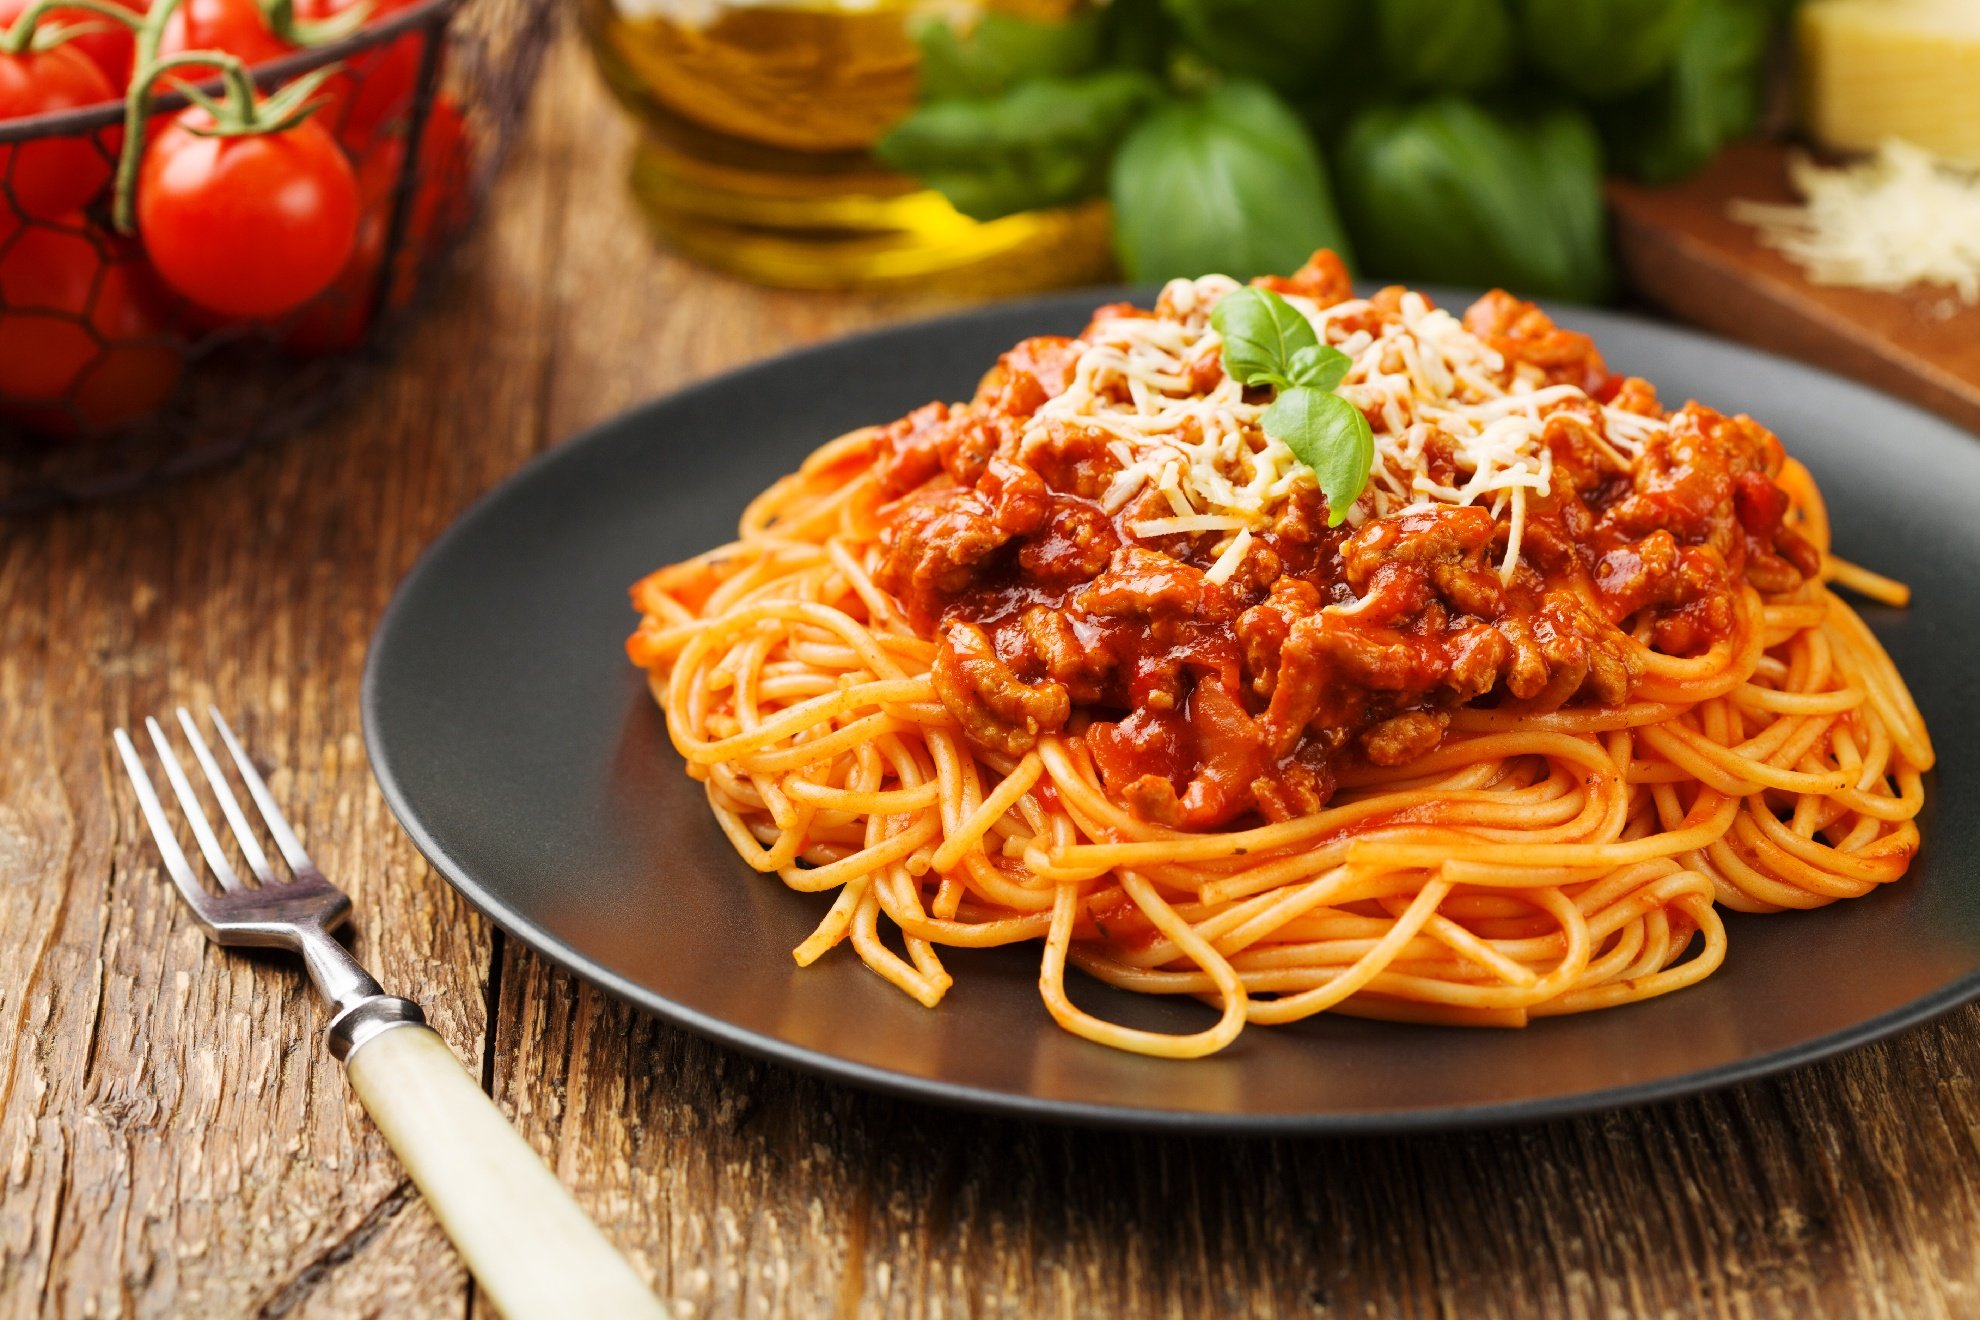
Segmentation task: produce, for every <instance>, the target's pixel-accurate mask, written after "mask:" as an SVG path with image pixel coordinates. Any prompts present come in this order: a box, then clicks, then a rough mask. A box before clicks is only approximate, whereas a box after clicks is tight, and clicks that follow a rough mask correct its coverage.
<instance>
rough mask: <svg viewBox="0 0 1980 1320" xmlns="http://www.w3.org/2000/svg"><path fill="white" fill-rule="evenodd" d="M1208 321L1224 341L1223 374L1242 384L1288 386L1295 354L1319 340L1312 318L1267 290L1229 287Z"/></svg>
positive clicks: (1291, 376)
mask: <svg viewBox="0 0 1980 1320" xmlns="http://www.w3.org/2000/svg"><path fill="white" fill-rule="evenodd" d="M1210 324H1211V326H1212V327H1213V328H1214V329H1215V330H1216V331H1217V333H1218V335H1219V336H1221V337H1222V338H1223V341H1224V374H1225V375H1226V376H1229V377H1230V378H1231V379H1232V380H1234V381H1236V382H1237V383H1238V384H1240V385H1277V386H1281V387H1284V386H1287V385H1291V384H1292V383H1293V374H1292V364H1293V360H1294V358H1295V356H1296V355H1297V354H1299V353H1302V352H1305V351H1308V350H1311V349H1313V348H1316V347H1318V346H1319V343H1320V339H1319V336H1317V335H1315V334H1314V333H1313V323H1312V322H1311V321H1308V320H1307V319H1306V317H1305V316H1304V315H1303V314H1301V312H1300V311H1299V309H1298V308H1296V307H1294V306H1293V305H1292V304H1291V303H1289V302H1287V301H1286V300H1285V299H1284V298H1281V297H1280V296H1279V295H1278V294H1276V293H1273V292H1271V291H1270V290H1269V289H1258V288H1252V287H1249V286H1247V287H1245V288H1242V289H1233V290H1231V291H1230V292H1229V293H1227V294H1225V295H1224V296H1223V297H1221V298H1219V299H1218V300H1217V305H1216V306H1215V307H1213V308H1211V309H1210Z"/></svg>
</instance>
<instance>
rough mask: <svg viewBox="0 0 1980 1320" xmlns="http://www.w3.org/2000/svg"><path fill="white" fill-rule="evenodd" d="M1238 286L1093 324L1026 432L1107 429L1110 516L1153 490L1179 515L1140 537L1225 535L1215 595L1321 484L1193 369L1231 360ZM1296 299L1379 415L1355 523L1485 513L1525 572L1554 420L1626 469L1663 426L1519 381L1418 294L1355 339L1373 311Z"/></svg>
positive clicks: (1350, 394)
mask: <svg viewBox="0 0 1980 1320" xmlns="http://www.w3.org/2000/svg"><path fill="white" fill-rule="evenodd" d="M1236 287H1238V286H1237V282H1236V281H1234V280H1232V279H1229V278H1228V277H1226V276H1222V275H1208V276H1205V277H1203V278H1202V279H1198V280H1176V281H1173V282H1171V283H1170V284H1169V286H1168V287H1167V289H1165V290H1164V291H1163V295H1162V302H1163V304H1164V305H1165V306H1166V307H1167V308H1169V309H1170V310H1171V312H1172V315H1170V316H1155V315H1145V316H1126V317H1120V318H1117V319H1114V320H1110V321H1107V322H1105V323H1103V324H1102V325H1100V326H1099V327H1096V329H1095V332H1094V335H1093V337H1092V338H1091V339H1090V340H1087V341H1082V345H1081V347H1082V352H1081V354H1080V357H1079V360H1078V363H1077V365H1076V367H1075V369H1074V371H1073V379H1072V383H1071V384H1070V385H1069V386H1068V388H1067V389H1066V390H1065V391H1064V392H1063V393H1062V394H1060V395H1058V396H1057V397H1056V398H1054V399H1052V400H1050V401H1049V402H1047V403H1046V404H1045V405H1044V406H1043V407H1042V408H1040V409H1039V410H1038V413H1037V414H1036V415H1035V416H1034V418H1033V419H1032V421H1031V423H1030V426H1029V429H1028V430H1027V432H1026V443H1027V444H1029V443H1030V441H1031V439H1032V437H1034V436H1037V435H1039V434H1040V433H1041V432H1042V431H1043V430H1044V429H1045V428H1047V427H1048V426H1049V425H1050V424H1051V423H1052V422H1053V421H1054V420H1055V419H1073V418H1078V419H1080V420H1082V421H1085V422H1087V423H1089V424H1091V425H1093V426H1096V427H1099V428H1100V429H1101V430H1103V431H1105V432H1106V433H1107V434H1108V436H1109V437H1110V439H1109V441H1108V445H1107V450H1108V453H1110V454H1111V455H1112V456H1113V457H1114V459H1115V461H1117V462H1118V463H1119V464H1120V465H1121V469H1120V472H1119V473H1118V474H1117V475H1116V476H1115V477H1114V479H1113V481H1112V482H1111V483H1110V484H1109V486H1108V487H1107V489H1106V491H1105V492H1104V493H1103V494H1102V495H1101V498H1100V503H1101V507H1102V508H1104V509H1105V510H1106V511H1107V512H1108V513H1110V514H1114V513H1119V512H1120V511H1121V510H1123V509H1125V508H1127V507H1128V506H1129V504H1130V503H1131V502H1133V501H1134V500H1135V499H1136V498H1137V497H1138V496H1141V495H1142V494H1143V493H1144V492H1145V491H1154V492H1155V493H1156V494H1157V496H1159V497H1160V498H1161V500H1162V502H1163V504H1164V506H1166V508H1167V509H1169V510H1170V511H1171V513H1172V515H1173V516H1163V517H1148V518H1142V519H1140V520H1138V521H1136V522H1134V523H1133V524H1131V526H1130V530H1131V531H1132V532H1133V533H1134V534H1135V535H1136V536H1141V537H1155V536H1167V535H1173V534H1177V533H1207V532H1225V533H1229V535H1227V536H1225V537H1224V538H1223V539H1221V540H1220V541H1219V542H1218V543H1217V546H1216V549H1217V552H1218V554H1217V560H1216V562H1215V563H1214V564H1213V565H1212V566H1211V568H1210V569H1209V571H1208V573H1207V574H1206V576H1207V577H1209V578H1210V580H1211V581H1213V582H1220V583H1221V582H1225V581H1228V580H1229V579H1230V577H1231V575H1232V574H1233V573H1235V572H1236V571H1237V569H1238V567H1239V566H1240V565H1241V564H1242V563H1243V561H1244V556H1245V554H1246V553H1247V552H1248V551H1249V549H1250V547H1251V545H1252V543H1253V535H1254V534H1255V533H1258V532H1263V531H1268V530H1270V528H1271V527H1272V525H1273V523H1274V522H1275V521H1276V520H1277V518H1278V517H1279V515H1280V514H1281V513H1282V512H1283V510H1284V509H1285V506H1286V503H1287V500H1288V498H1289V497H1290V496H1291V494H1292V492H1293V490H1294V489H1295V488H1296V487H1298V486H1300V485H1302V484H1305V485H1308V486H1310V485H1311V484H1312V482H1313V474H1312V473H1311V472H1310V471H1308V469H1307V468H1306V467H1305V465H1304V464H1302V463H1301V462H1300V461H1299V460H1298V459H1297V458H1296V457H1294V455H1293V452H1292V451H1291V450H1290V449H1288V448H1287V447H1286V446H1285V444H1284V443H1282V442H1281V441H1279V440H1277V439H1274V438H1272V437H1270V436H1267V435H1266V434H1265V433H1264V431H1263V430H1262V429H1261V428H1260V425H1259V415H1260V414H1261V413H1262V412H1263V411H1264V409H1263V408H1262V407H1260V406H1258V405H1256V404H1248V403H1246V402H1245V401H1244V391H1243V389H1242V387H1240V386H1239V385H1238V384H1237V382H1235V381H1233V380H1231V379H1229V378H1228V377H1224V378H1221V379H1220V380H1219V382H1218V384H1217V386H1216V387H1215V388H1214V389H1212V390H1210V391H1209V392H1208V393H1199V392H1197V391H1195V390H1194V389H1193V388H1192V386H1191V383H1190V381H1191V371H1192V367H1193V365H1194V364H1195V363H1197V362H1199V361H1201V360H1203V359H1204V358H1205V357H1206V356H1207V355H1211V354H1215V353H1218V352H1221V351H1222V342H1221V340H1220V339H1219V337H1218V335H1217V332H1216V330H1214V329H1213V328H1212V327H1211V325H1210V309H1211V308H1212V307H1214V306H1215V305H1216V303H1217V300H1218V299H1220V298H1222V297H1223V296H1224V295H1225V294H1227V293H1229V292H1230V291H1231V290H1232V289H1235V288H1236ZM1288 301H1289V302H1291V303H1292V305H1293V306H1295V307H1297V308H1299V310H1300V311H1301V312H1303V313H1304V314H1305V315H1306V317H1307V319H1308V320H1309V321H1310V322H1311V323H1312V324H1313V327H1314V330H1315V331H1316V333H1317V334H1318V335H1319V337H1320V338H1321V340H1322V341H1324V342H1326V343H1329V344H1332V345H1333V346H1334V347H1336V348H1339V349H1340V350H1341V351H1342V352H1344V353H1346V354H1348V355H1349V356H1350V357H1351V358H1353V359H1354V363H1353V366H1352V367H1351V368H1350V370H1349V371H1348V374H1347V376H1346V379H1345V380H1344V382H1343V383H1342V385H1341V390H1340V392H1341V394H1342V395H1343V396H1345V397H1346V398H1347V399H1348V400H1349V401H1350V402H1351V403H1353V404H1355V405H1356V406H1357V407H1359V408H1361V409H1362V411H1363V412H1364V413H1366V414H1367V415H1368V416H1369V418H1370V425H1371V429H1372V430H1373V432H1374V437H1375V466H1374V469H1373V471H1372V472H1371V474H1370V479H1369V483H1368V488H1367V490H1366V491H1365V492H1364V493H1363V495H1362V497H1361V499H1360V500H1359V501H1358V502H1357V503H1356V504H1355V507H1354V508H1352V509H1350V510H1349V511H1348V514H1347V519H1348V521H1349V522H1350V523H1352V524H1354V525H1357V526H1359V525H1360V524H1361V523H1363V522H1365V521H1367V520H1368V519H1369V518H1373V517H1382V516H1384V515H1387V514H1390V513H1395V512H1398V511H1400V510H1402V509H1406V508H1413V507H1420V506H1425V505H1431V504H1458V505H1469V504H1484V505H1487V506H1488V507H1490V508H1491V510H1492V512H1493V515H1494V516H1495V517H1504V518H1506V519H1508V521H1509V522H1510V528H1509V540H1508V544H1507V547H1506V554H1505V557H1504V559H1503V561H1502V562H1501V565H1500V572H1501V574H1502V575H1506V576H1510V574H1511V572H1512V570H1513V568H1514V566H1515V565H1516V564H1517V563H1518V561H1519V549H1520V545H1521V542H1522V539H1523V536H1524V526H1525V519H1526V502H1527V495H1528V492H1532V493H1535V494H1539V495H1546V494H1548V493H1550V491H1551V489H1552V481H1553V471H1554V460H1553V452H1552V450H1551V449H1549V447H1548V446H1547V444H1546V443H1545V441H1544V439H1543V433H1544V431H1545V428H1546V424H1547V419H1548V418H1549V417H1550V416H1552V415H1553V414H1554V413H1556V412H1559V411H1562V410H1564V409H1565V410H1569V411H1572V412H1575V413H1577V414H1578V415H1580V416H1582V417H1584V418H1586V419H1588V423H1589V424H1588V426H1587V428H1586V434H1587V435H1588V437H1589V439H1590V441H1591V442H1592V445H1593V447H1594V448H1595V450H1596V452H1597V453H1599V454H1601V455H1603V456H1604V457H1605V458H1607V459H1608V460H1609V461H1610V462H1611V463H1613V465H1614V466H1615V467H1616V468H1617V469H1618V470H1621V469H1623V468H1626V467H1627V466H1628V464H1629V462H1630V460H1631V459H1633V458H1634V457H1635V456H1636V454H1638V453H1639V452H1641V450H1642V447H1643V443H1644V441H1645V440H1647V439H1648V438H1649V437H1650V436H1652V435H1654V434H1655V433H1656V432H1658V431H1660V430H1662V429H1664V427H1665V423H1664V422H1663V421H1661V420H1659V419H1658V418H1655V417H1646V416H1642V415H1640V414H1636V413H1629V412H1624V411H1622V410H1620V409H1616V408H1613V407H1608V406H1605V405H1601V404H1598V403H1597V402H1596V401H1595V400H1594V399H1592V398H1591V397H1590V396H1589V395H1588V394H1587V393H1586V392H1584V391H1583V390H1581V389H1579V388H1578V387H1575V386H1572V385H1552V386H1549V385H1545V384H1542V383H1540V381H1539V380H1537V379H1536V378H1535V377H1534V376H1532V375H1529V374H1528V373H1526V372H1523V371H1522V372H1509V371H1508V370H1507V366H1506V363H1505V361H1504V359H1503V358H1502V357H1501V356H1500V355H1499V354H1498V353H1497V352H1495V351H1494V350H1493V349H1492V348H1491V347H1490V346H1489V345H1488V344H1486V343H1485V342H1484V341H1483V340H1481V339H1479V338H1478V336H1476V335H1474V334H1472V333H1471V332H1470V331H1469V330H1466V329H1465V328H1464V325H1463V323H1462V322H1461V321H1459V320H1458V318H1456V317H1455V316H1452V315H1451V314H1450V313H1449V312H1447V311H1444V310H1442V309H1441V308H1435V307H1432V306H1430V304H1429V302H1428V301H1427V300H1425V299H1424V298H1423V297H1422V295H1420V294H1416V293H1409V294H1405V295H1404V296H1403V299H1402V314H1401V319H1400V321H1391V322H1388V323H1385V324H1383V325H1382V326H1381V328H1380V333H1373V332H1371V331H1369V330H1367V329H1365V328H1354V329H1350V327H1351V326H1355V325H1356V323H1357V322H1359V321H1365V320H1367V319H1369V318H1367V317H1366V316H1365V313H1367V312H1368V310H1369V305H1368V303H1366V302H1365V301H1361V300H1353V301H1349V302H1344V303H1339V304H1337V305H1335V306H1333V307H1328V308H1324V309H1323V308H1319V307H1316V306H1315V305H1314V304H1313V303H1312V302H1310V301H1308V300H1306V299H1303V298H1297V297H1295V298H1289V299H1288ZM1433 441H1434V442H1435V444H1436V448H1437V449H1438V450H1441V451H1443V452H1445V453H1447V454H1448V455H1449V456H1450V459H1451V462H1450V463H1449V464H1448V465H1447V469H1446V477H1447V479H1446V480H1438V479H1437V473H1436V471H1435V470H1433V459H1434V457H1435V455H1434V452H1433V449H1432V442H1433ZM1449 468H1454V469H1455V472H1454V473H1452V472H1449V471H1448V469H1449Z"/></svg>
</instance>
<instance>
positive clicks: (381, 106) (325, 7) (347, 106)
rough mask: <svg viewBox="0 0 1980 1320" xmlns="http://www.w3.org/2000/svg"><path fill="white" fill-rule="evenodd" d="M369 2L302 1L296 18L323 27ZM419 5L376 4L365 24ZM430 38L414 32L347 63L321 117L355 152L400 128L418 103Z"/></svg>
mask: <svg viewBox="0 0 1980 1320" xmlns="http://www.w3.org/2000/svg"><path fill="white" fill-rule="evenodd" d="M364 2H365V0H296V17H298V18H302V19H307V20H310V21H311V22H322V21H324V20H325V19H331V18H335V17H336V16H337V15H339V14H341V13H344V12H345V11H346V10H348V9H350V8H351V7H352V6H353V5H356V4H361V3H364ZM417 3H418V0H373V3H372V5H371V9H370V11H369V12H368V13H367V14H366V15H365V22H366V23H367V24H369V23H376V22H379V21H380V20H382V19H385V18H388V17H390V16H391V15H393V14H396V13H398V12H399V11H401V10H403V9H409V8H411V7H412V6H413V5H414V4H417ZM426 39H427V34H426V33H424V32H419V31H414V32H408V33H406V34H405V35H404V36H400V37H394V38H392V40H391V41H389V42H387V43H386V44H385V45H384V46H382V47H377V48H374V49H372V50H367V51H364V52H362V53H360V54H356V55H353V56H351V57H350V59H349V60H347V61H345V71H344V72H343V73H339V74H336V75H334V76H333V77H332V78H331V79H330V81H329V82H328V83H326V84H324V86H325V88H326V90H327V91H328V93H329V96H330V99H331V104H329V105H326V106H324V108H323V109H322V110H320V111H318V114H319V115H321V116H324V117H326V119H327V121H328V124H329V127H330V128H331V129H332V131H334V132H335V133H336V134H337V137H338V140H339V141H341V142H343V143H344V145H345V146H347V147H349V148H350V149H351V150H352V151H353V152H361V151H363V150H364V149H365V148H366V146H368V145H369V144H370V142H371V141H372V139H373V138H375V137H376V136H378V133H379V130H381V129H388V128H391V127H394V126H395V125H397V123H398V122H399V120H400V119H402V118H403V117H404V115H405V113H406V109H407V107H409V106H410V105H411V104H412V96H413V85H414V84H415V83H416V82H418V81H419V60H420V52H421V51H422V50H423V49H424V46H425V42H426Z"/></svg>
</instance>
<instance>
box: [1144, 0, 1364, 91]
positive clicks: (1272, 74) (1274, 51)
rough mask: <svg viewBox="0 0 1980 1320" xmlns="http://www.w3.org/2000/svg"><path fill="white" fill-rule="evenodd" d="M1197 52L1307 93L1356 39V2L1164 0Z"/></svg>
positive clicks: (1226, 67) (1235, 70) (1229, 68)
mask: <svg viewBox="0 0 1980 1320" xmlns="http://www.w3.org/2000/svg"><path fill="white" fill-rule="evenodd" d="M1162 7H1163V8H1164V9H1166V10H1167V11H1168V13H1169V16H1170V17H1171V18H1173V19H1174V20H1175V22H1176V26H1177V27H1178V28H1180V29H1182V33H1183V35H1184V36H1185V37H1186V38H1188V40H1189V43H1190V45H1191V46H1193V47H1194V48H1195V49H1196V50H1197V51H1199V52H1201V53H1202V55H1203V56H1204V57H1205V58H1206V59H1208V60H1209V61H1210V62H1211V63H1212V64H1214V65H1216V66H1217V67H1218V68H1219V69H1222V70H1223V71H1224V72H1226V73H1230V74H1235V75H1237V76H1238V77H1241V78H1258V79H1262V80H1263V81H1265V82H1269V83H1272V84H1273V85H1275V86H1278V87H1283V88H1286V89H1287V90H1289V91H1293V90H1304V89H1305V88H1306V87H1307V86H1309V85H1310V84H1311V83H1312V82H1313V81H1314V79H1315V78H1316V77H1320V76H1324V71H1325V70H1326V68H1327V65H1328V64H1329V62H1330V61H1332V60H1333V58H1334V57H1335V56H1336V55H1338V54H1340V53H1341V51H1342V50H1343V48H1344V47H1345V46H1346V45H1347V44H1348V42H1349V38H1350V36H1351V35H1352V32H1353V29H1354V26H1355V19H1356V16H1357V12H1358V8H1359V6H1358V5H1357V3H1356V2H1355V0H1162Z"/></svg>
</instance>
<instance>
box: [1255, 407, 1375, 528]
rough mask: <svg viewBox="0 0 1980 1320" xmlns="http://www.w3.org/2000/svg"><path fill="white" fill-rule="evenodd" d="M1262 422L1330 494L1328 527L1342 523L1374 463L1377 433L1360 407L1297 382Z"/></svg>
mask: <svg viewBox="0 0 1980 1320" xmlns="http://www.w3.org/2000/svg"><path fill="white" fill-rule="evenodd" d="M1259 422H1260V424H1261V425H1263V426H1264V428H1265V434H1267V435H1269V436H1272V437H1273V438H1274V439H1277V440H1281V441H1284V442H1285V446H1286V448H1288V449H1290V450H1292V451H1293V456H1294V457H1295V458H1297V459H1298V460H1299V461H1300V462H1302V463H1304V464H1306V466H1307V467H1309V468H1311V469H1312V470H1313V475H1314V477H1315V478H1316V479H1317V480H1318V481H1319V483H1320V493H1321V494H1323V495H1325V496H1326V497H1327V525H1328V526H1329V527H1337V526H1339V525H1340V522H1341V519H1343V518H1345V517H1347V511H1348V510H1349V509H1351V508H1353V507H1354V502H1355V501H1356V500H1358V499H1360V498H1361V492H1362V490H1363V489H1365V488H1366V487H1367V485H1368V473H1369V470H1370V469H1371V468H1372V467H1374V465H1375V434H1374V432H1373V431H1371V430H1370V429H1369V426H1368V419H1367V418H1366V417H1363V416H1362V415H1361V409H1359V408H1357V407H1355V406H1354V405H1353V404H1351V403H1349V402H1348V401H1347V400H1346V399H1343V398H1342V397H1341V396H1340V395H1338V394H1329V393H1327V392H1326V391H1324V390H1316V389H1312V388H1309V387H1308V386H1304V385H1295V386H1293V387H1292V388H1291V389H1289V390H1281V391H1279V397H1278V398H1277V399H1275V400H1273V402H1272V406H1271V407H1269V408H1267V409H1266V410H1265V414H1264V416H1263V417H1261V418H1260V419H1259Z"/></svg>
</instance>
